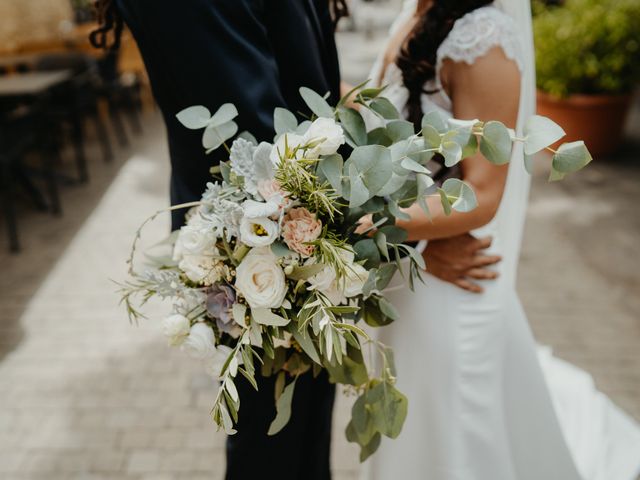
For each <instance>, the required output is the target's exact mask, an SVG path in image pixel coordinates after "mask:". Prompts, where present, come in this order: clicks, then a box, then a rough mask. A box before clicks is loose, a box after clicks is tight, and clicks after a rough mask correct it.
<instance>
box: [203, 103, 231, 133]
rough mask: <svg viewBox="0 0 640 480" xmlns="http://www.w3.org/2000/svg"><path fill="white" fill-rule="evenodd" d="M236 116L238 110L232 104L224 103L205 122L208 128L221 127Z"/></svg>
mask: <svg viewBox="0 0 640 480" xmlns="http://www.w3.org/2000/svg"><path fill="white" fill-rule="evenodd" d="M237 116H238V109H237V108H236V106H235V105H234V104H233V103H225V104H224V105H222V106H221V107H220V108H219V109H218V110H217V111H216V113H214V114H213V115H212V116H211V118H210V119H209V121H208V122H207V126H208V127H221V126H222V125H224V124H225V123H229V122H230V121H231V120H233V119H234V118H236V117H237Z"/></svg>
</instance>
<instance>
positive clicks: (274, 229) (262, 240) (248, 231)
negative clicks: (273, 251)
mask: <svg viewBox="0 0 640 480" xmlns="http://www.w3.org/2000/svg"><path fill="white" fill-rule="evenodd" d="M279 230H280V229H279V227H278V224H277V223H276V222H274V221H273V220H269V219H268V218H243V219H242V220H241V221H240V240H241V241H242V243H244V244H245V245H248V246H250V247H266V246H269V245H271V244H272V243H273V242H274V241H275V240H276V238H278V233H279Z"/></svg>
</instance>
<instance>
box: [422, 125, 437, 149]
mask: <svg viewBox="0 0 640 480" xmlns="http://www.w3.org/2000/svg"><path fill="white" fill-rule="evenodd" d="M422 136H423V138H424V141H425V146H426V147H427V148H436V149H437V148H440V145H441V144H442V137H441V136H440V134H439V133H438V130H436V128H435V127H433V126H431V125H423V126H422Z"/></svg>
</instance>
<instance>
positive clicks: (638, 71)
mask: <svg viewBox="0 0 640 480" xmlns="http://www.w3.org/2000/svg"><path fill="white" fill-rule="evenodd" d="M533 28H534V37H535V43H536V67H537V75H538V88H539V89H540V90H542V91H544V92H547V93H550V94H552V95H557V96H567V95H571V94H599V93H602V94H622V93H628V92H630V91H631V90H632V89H633V88H634V86H635V85H636V84H637V83H638V81H639V80H640V0H566V1H565V2H564V3H563V5H561V6H545V5H544V4H543V3H542V2H540V1H536V2H534V20H533Z"/></svg>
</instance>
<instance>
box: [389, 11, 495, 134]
mask: <svg viewBox="0 0 640 480" xmlns="http://www.w3.org/2000/svg"><path fill="white" fill-rule="evenodd" d="M491 3H493V0H433V2H432V3H431V6H430V7H429V8H425V9H423V11H419V12H418V15H419V18H418V22H417V23H416V25H415V26H414V27H413V29H412V30H411V32H410V33H409V35H408V36H407V39H406V40H405V42H404V44H403V45H402V48H401V49H400V53H399V54H398V58H397V59H396V65H397V66H398V67H399V68H400V70H401V71H402V81H403V83H404V85H405V87H407V90H409V100H408V102H407V109H408V117H409V120H410V121H411V122H413V123H414V124H415V125H416V126H419V125H420V123H421V122H422V115H423V113H424V112H423V111H422V102H421V97H422V94H423V93H434V92H433V91H427V90H425V84H426V83H427V82H428V81H430V80H433V79H434V78H435V75H436V60H437V59H436V56H437V52H438V47H440V45H441V44H442V42H443V41H444V40H445V38H447V35H449V32H451V29H452V28H453V24H454V23H455V22H456V20H458V19H459V18H461V17H463V16H464V15H466V14H467V13H469V12H472V11H473V10H476V9H478V8H480V7H484V6H485V5H489V4H491Z"/></svg>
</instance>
